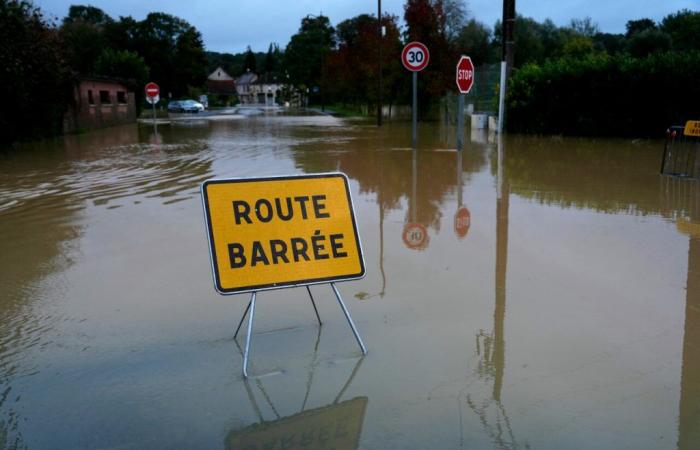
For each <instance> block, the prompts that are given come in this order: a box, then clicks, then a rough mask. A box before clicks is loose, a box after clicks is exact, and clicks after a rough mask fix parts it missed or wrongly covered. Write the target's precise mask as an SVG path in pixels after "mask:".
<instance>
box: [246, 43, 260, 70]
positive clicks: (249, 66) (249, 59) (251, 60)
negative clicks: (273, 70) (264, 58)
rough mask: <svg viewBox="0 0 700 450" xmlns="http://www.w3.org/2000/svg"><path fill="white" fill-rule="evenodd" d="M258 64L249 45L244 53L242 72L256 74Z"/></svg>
mask: <svg viewBox="0 0 700 450" xmlns="http://www.w3.org/2000/svg"><path fill="white" fill-rule="evenodd" d="M257 71H258V62H257V61H256V59H255V54H254V53H253V50H251V49H250V45H249V46H248V48H247V49H246V52H245V60H244V61H243V72H253V73H257Z"/></svg>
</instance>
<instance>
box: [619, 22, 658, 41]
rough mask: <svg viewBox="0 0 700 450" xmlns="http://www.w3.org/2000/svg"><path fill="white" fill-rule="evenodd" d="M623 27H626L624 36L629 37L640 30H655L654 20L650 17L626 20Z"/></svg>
mask: <svg viewBox="0 0 700 450" xmlns="http://www.w3.org/2000/svg"><path fill="white" fill-rule="evenodd" d="M625 28H626V29H627V32H626V33H625V37H626V38H628V39H629V38H630V37H632V36H634V35H635V34H637V33H641V32H642V31H646V30H655V29H656V22H654V21H653V20H651V19H639V20H628V21H627V24H626V25H625Z"/></svg>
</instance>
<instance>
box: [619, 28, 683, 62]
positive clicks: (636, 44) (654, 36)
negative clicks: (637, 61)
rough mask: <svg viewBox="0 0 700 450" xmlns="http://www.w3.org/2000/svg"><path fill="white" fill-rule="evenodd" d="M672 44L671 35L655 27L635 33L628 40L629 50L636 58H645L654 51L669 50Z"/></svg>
mask: <svg viewBox="0 0 700 450" xmlns="http://www.w3.org/2000/svg"><path fill="white" fill-rule="evenodd" d="M671 45H672V44H671V36H669V35H668V34H666V33H664V32H663V31H661V30H658V29H656V27H654V28H647V29H645V30H643V31H639V32H637V33H634V34H633V35H632V37H631V38H629V39H628V40H627V51H628V52H629V53H630V55H632V56H634V57H635V58H644V57H645V56H648V55H651V54H652V53H658V52H667V51H669V50H671Z"/></svg>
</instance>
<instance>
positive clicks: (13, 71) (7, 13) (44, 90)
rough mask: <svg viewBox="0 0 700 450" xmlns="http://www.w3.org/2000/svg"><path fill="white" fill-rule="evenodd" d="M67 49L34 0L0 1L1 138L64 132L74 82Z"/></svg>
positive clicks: (11, 139)
mask: <svg viewBox="0 0 700 450" xmlns="http://www.w3.org/2000/svg"><path fill="white" fill-rule="evenodd" d="M63 48H64V47H63V45H62V42H61V39H60V36H59V34H58V33H57V31H56V29H55V27H54V26H53V25H52V24H50V23H48V22H47V21H46V20H45V19H44V17H43V16H42V14H41V12H40V11H39V10H38V9H37V8H35V7H33V6H32V4H31V3H30V2H28V1H13V0H0V61H2V83H0V98H2V107H0V142H12V141H14V140H17V139H22V138H26V137H37V136H49V135H55V134H58V133H60V132H61V129H62V121H63V114H64V112H65V110H66V108H67V106H68V104H69V102H70V99H71V86H72V81H73V79H72V77H71V73H70V70H69V68H68V65H67V63H66V60H65V55H64V51H63Z"/></svg>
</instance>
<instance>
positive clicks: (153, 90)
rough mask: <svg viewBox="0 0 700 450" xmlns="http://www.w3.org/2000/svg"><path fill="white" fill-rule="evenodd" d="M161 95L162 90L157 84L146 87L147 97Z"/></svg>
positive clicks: (149, 84)
mask: <svg viewBox="0 0 700 450" xmlns="http://www.w3.org/2000/svg"><path fill="white" fill-rule="evenodd" d="M159 94H160V88H159V87H158V85H157V84H155V83H148V84H147V85H146V97H157V96H158V95H159Z"/></svg>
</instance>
